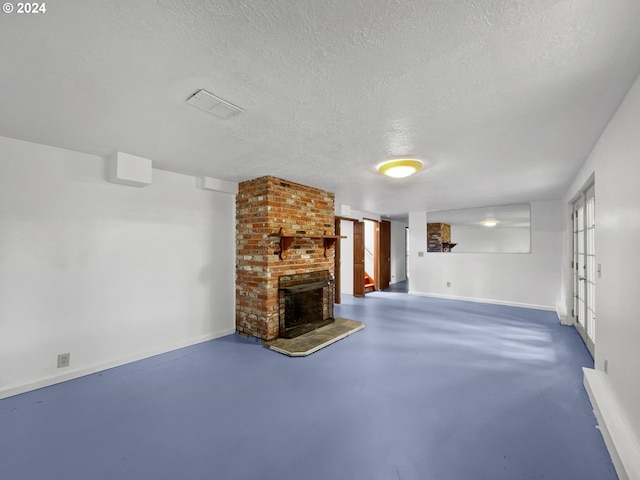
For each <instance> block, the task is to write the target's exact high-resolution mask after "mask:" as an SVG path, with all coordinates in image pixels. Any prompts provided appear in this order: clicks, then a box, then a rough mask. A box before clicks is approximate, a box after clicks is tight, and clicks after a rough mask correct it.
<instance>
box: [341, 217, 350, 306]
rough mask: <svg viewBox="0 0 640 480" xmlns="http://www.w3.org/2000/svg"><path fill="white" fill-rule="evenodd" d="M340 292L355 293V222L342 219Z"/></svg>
mask: <svg viewBox="0 0 640 480" xmlns="http://www.w3.org/2000/svg"><path fill="white" fill-rule="evenodd" d="M340 235H341V236H345V237H347V238H341V239H340V293H341V294H345V295H353V222H352V221H351V220H340Z"/></svg>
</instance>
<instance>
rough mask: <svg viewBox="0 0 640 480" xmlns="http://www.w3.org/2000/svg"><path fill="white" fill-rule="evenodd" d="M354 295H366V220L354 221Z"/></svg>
mask: <svg viewBox="0 0 640 480" xmlns="http://www.w3.org/2000/svg"><path fill="white" fill-rule="evenodd" d="M353 296H354V297H364V222H353Z"/></svg>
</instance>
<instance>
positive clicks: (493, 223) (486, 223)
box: [480, 218, 500, 228]
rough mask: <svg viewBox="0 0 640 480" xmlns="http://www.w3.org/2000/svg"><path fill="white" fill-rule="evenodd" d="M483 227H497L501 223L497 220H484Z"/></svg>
mask: <svg viewBox="0 0 640 480" xmlns="http://www.w3.org/2000/svg"><path fill="white" fill-rule="evenodd" d="M480 223H482V225H484V226H485V227H489V228H491V227H495V226H496V225H498V224H499V223H500V222H499V221H498V220H496V219H495V218H487V219H486V220H483V221H482V222H480Z"/></svg>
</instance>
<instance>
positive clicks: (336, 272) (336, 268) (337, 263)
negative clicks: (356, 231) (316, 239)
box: [333, 218, 341, 303]
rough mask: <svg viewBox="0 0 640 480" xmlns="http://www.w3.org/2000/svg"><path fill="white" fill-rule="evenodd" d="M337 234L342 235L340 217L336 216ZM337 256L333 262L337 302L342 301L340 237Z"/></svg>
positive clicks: (334, 288) (335, 298)
mask: <svg viewBox="0 0 640 480" xmlns="http://www.w3.org/2000/svg"><path fill="white" fill-rule="evenodd" d="M334 223H335V228H336V230H335V231H336V235H340V219H339V218H336V219H335V220H334ZM335 245H336V246H335V258H334V262H333V273H334V275H333V276H334V283H333V292H334V294H333V301H334V302H335V303H340V263H341V261H340V239H339V238H338V239H337V240H336V244H335Z"/></svg>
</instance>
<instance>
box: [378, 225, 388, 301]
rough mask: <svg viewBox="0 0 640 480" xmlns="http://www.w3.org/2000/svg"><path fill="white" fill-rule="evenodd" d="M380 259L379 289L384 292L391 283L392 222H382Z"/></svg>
mask: <svg viewBox="0 0 640 480" xmlns="http://www.w3.org/2000/svg"><path fill="white" fill-rule="evenodd" d="M378 245H379V250H378V258H379V259H380V280H379V281H378V288H380V290H383V289H385V288H387V287H389V283H391V222H388V221H386V220H382V221H381V222H380V235H379V243H378Z"/></svg>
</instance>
